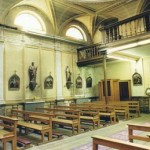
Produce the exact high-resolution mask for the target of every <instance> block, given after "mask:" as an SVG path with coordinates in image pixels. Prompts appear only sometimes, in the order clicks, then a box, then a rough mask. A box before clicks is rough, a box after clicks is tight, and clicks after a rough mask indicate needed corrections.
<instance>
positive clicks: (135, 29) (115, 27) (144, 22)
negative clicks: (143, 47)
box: [77, 11, 150, 66]
mask: <svg viewBox="0 0 150 150" xmlns="http://www.w3.org/2000/svg"><path fill="white" fill-rule="evenodd" d="M100 31H102V32H103V37H104V38H105V39H104V43H100V44H96V45H90V46H84V47H81V48H78V49H77V54H78V62H77V65H78V66H85V65H90V64H96V63H100V62H102V61H103V57H104V53H105V54H106V53H107V48H108V47H109V48H111V47H114V46H120V45H123V44H128V43H132V42H136V41H140V40H143V39H149V38H150V34H149V33H150V32H149V31H150V11H147V12H144V13H142V14H139V15H136V16H133V17H131V18H128V19H125V20H122V21H119V22H116V23H113V24H111V25H108V26H104V27H103V28H100ZM112 60H114V59H108V58H107V61H112Z"/></svg>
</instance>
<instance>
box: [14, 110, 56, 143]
mask: <svg viewBox="0 0 150 150" xmlns="http://www.w3.org/2000/svg"><path fill="white" fill-rule="evenodd" d="M12 115H13V116H15V117H17V118H22V120H19V121H18V127H19V129H20V132H21V130H22V127H23V128H25V133H26V134H28V133H29V132H28V131H29V130H28V129H33V130H36V131H38V132H40V133H41V142H42V143H45V142H46V141H45V138H44V137H45V135H46V134H48V141H51V140H52V116H53V114H47V113H42V112H31V111H23V110H15V109H12ZM32 115H34V116H36V117H35V118H31V116H32ZM42 117H45V118H46V119H45V118H44V119H43V118H42ZM37 122H44V123H46V125H45V124H41V123H40V124H39V123H37Z"/></svg>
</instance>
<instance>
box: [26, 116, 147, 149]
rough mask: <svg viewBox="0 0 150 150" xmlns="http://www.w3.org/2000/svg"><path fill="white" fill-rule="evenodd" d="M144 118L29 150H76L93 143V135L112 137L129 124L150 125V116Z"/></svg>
mask: <svg viewBox="0 0 150 150" xmlns="http://www.w3.org/2000/svg"><path fill="white" fill-rule="evenodd" d="M141 116H142V117H139V118H134V119H130V120H128V121H120V122H119V123H117V124H114V125H111V126H107V127H104V128H101V129H97V130H93V131H89V132H86V133H82V134H79V135H75V136H71V137H66V138H64V139H62V140H58V141H54V142H51V143H47V144H43V145H40V146H33V147H32V148H30V149H28V150H73V149H75V148H79V147H80V146H82V145H85V144H88V143H91V142H92V138H91V137H92V136H93V135H101V136H108V137H110V136H112V135H113V134H114V135H115V134H116V133H118V132H121V131H123V130H126V129H127V124H128V123H137V124H144V123H150V115H149V114H142V115H141ZM137 142H138V143H142V144H145V145H150V143H147V142H143V141H137ZM76 150H77V149H76Z"/></svg>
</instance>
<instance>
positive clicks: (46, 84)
mask: <svg viewBox="0 0 150 150" xmlns="http://www.w3.org/2000/svg"><path fill="white" fill-rule="evenodd" d="M53 82H54V79H53V77H52V76H51V75H49V76H48V77H46V78H45V81H44V89H53Z"/></svg>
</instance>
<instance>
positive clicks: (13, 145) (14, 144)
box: [12, 139, 17, 150]
mask: <svg viewBox="0 0 150 150" xmlns="http://www.w3.org/2000/svg"><path fill="white" fill-rule="evenodd" d="M16 143H17V142H16V140H15V139H14V140H12V150H17V144H16Z"/></svg>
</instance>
